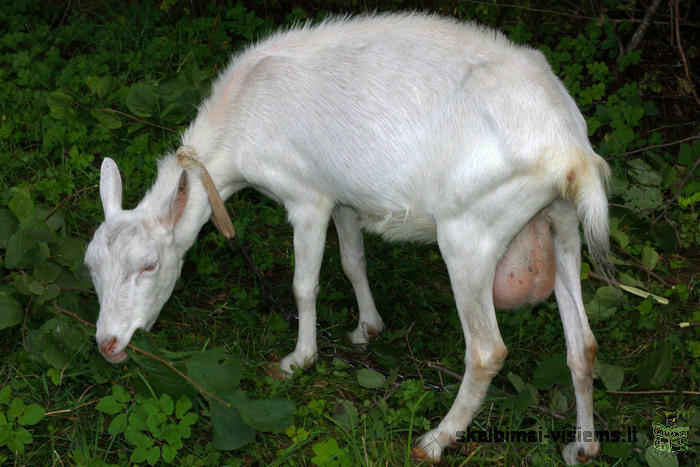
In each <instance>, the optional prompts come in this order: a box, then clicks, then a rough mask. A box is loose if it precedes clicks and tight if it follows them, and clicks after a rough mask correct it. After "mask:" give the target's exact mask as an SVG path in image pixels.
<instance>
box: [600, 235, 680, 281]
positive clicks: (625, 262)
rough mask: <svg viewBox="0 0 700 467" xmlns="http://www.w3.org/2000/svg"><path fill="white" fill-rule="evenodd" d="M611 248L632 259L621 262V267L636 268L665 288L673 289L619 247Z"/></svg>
mask: <svg viewBox="0 0 700 467" xmlns="http://www.w3.org/2000/svg"><path fill="white" fill-rule="evenodd" d="M613 247H614V248H615V249H617V250H619V251H621V252H622V254H624V255H626V256H628V257H630V258H632V259H633V260H634V261H623V262H622V264H623V265H625V266H631V267H633V268H637V269H639V270H640V271H643V272H645V273H647V274H648V275H650V276H651V277H653V278H654V279H656V280H657V281H659V282H661V284H663V285H664V286H665V287H668V288H673V284H670V283H668V282H667V281H666V280H664V278H663V277H661V276H659V275H658V274H656V273H655V272H654V271H652V270H650V269H649V268H648V267H646V266H644V265H643V264H639V263H636V261H637V258H635V257H634V256H632V255H631V254H629V253H627V252H626V251H625V250H624V249H623V248H621V247H619V246H617V245H613Z"/></svg>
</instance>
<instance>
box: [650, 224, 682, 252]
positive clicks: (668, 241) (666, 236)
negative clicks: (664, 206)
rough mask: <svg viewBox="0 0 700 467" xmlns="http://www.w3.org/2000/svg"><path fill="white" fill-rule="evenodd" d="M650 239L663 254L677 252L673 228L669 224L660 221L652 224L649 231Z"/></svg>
mask: <svg viewBox="0 0 700 467" xmlns="http://www.w3.org/2000/svg"><path fill="white" fill-rule="evenodd" d="M651 238H653V239H654V242H656V243H657V244H658V245H659V246H660V247H661V249H662V250H663V251H664V252H665V253H677V252H678V242H677V241H676V234H675V232H674V230H673V226H672V225H671V224H670V223H669V222H667V221H665V220H661V221H659V222H657V223H656V224H654V226H653V227H652V229H651Z"/></svg>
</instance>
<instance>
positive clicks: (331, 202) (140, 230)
mask: <svg viewBox="0 0 700 467" xmlns="http://www.w3.org/2000/svg"><path fill="white" fill-rule="evenodd" d="M182 143H183V144H187V145H191V146H192V147H194V148H195V149H196V151H197V153H198V154H199V156H200V160H201V162H202V163H203V164H204V165H205V166H206V167H207V168H208V169H209V171H210V173H211V175H212V178H213V180H214V182H215V183H216V186H217V187H218V189H219V192H220V194H221V196H222V197H223V198H224V199H225V198H226V197H228V196H230V195H231V194H232V193H235V192H237V191H238V190H240V189H242V188H243V187H246V186H250V187H254V188H255V189H257V190H259V191H261V192H262V193H264V194H266V195H268V196H270V197H271V198H273V199H275V200H277V201H279V202H280V203H282V204H284V206H285V208H286V209H287V212H288V213H289V222H290V223H291V225H292V227H293V229H294V255H295V269H294V283H293V292H294V297H295V299H296V303H297V306H298V311H299V339H298V341H297V344H296V348H295V349H294V351H293V352H292V353H290V354H289V355H287V356H286V357H285V358H283V359H282V361H281V362H280V364H279V365H280V367H281V369H282V370H283V371H284V372H287V373H291V372H292V371H293V368H294V367H297V368H302V367H306V366H308V365H310V364H311V363H312V362H313V361H314V360H315V359H316V351H317V347H316V333H315V331H316V327H315V323H316V306H315V302H316V295H317V291H318V275H319V269H320V267H321V259H322V255H323V248H324V242H325V237H326V230H327V227H328V222H329V220H330V218H333V221H334V223H335V225H336V229H337V231H338V237H339V241H340V249H341V257H342V266H343V270H344V271H345V274H346V275H347V277H348V278H349V279H350V282H351V283H352V286H353V287H354V289H355V294H356V296H357V302H358V307H359V315H360V316H359V324H358V326H357V328H356V329H355V330H354V331H353V332H351V333H350V335H349V338H350V340H351V341H352V342H354V343H364V342H367V339H368V338H369V337H370V336H373V335H374V334H376V333H378V332H380V331H381V330H382V329H383V328H384V323H383V321H382V318H381V317H380V316H379V314H378V313H377V310H376V308H375V305H374V301H373V299H372V295H371V293H370V289H369V285H368V282H367V276H366V273H365V258H364V250H363V243H362V234H361V229H363V228H364V229H367V230H369V231H371V232H375V233H378V234H381V235H383V236H384V237H385V238H387V239H389V240H413V241H423V242H432V241H437V243H438V246H439V248H440V251H441V253H442V256H443V258H444V260H445V263H446V264H447V269H448V271H449V276H450V280H451V284H452V289H453V291H454V296H455V300H456V304H457V311H458V313H459V318H460V320H461V323H462V327H463V329H464V338H465V341H466V357H465V363H466V369H465V372H464V380H463V382H462V385H461V387H460V389H459V392H458V394H457V396H456V399H455V401H454V404H453V406H452V408H451V409H450V411H449V412H448V414H447V415H446V417H445V418H444V420H442V422H441V423H440V424H439V425H438V426H437V428H435V429H433V430H431V431H430V432H428V433H427V434H426V435H424V436H423V437H422V438H421V439H420V440H419V442H418V444H417V447H416V448H415V449H414V453H415V454H417V455H418V456H425V457H427V458H428V459H430V460H438V459H440V455H441V452H442V450H443V448H444V447H445V446H447V445H449V444H451V443H452V442H454V441H455V436H456V434H457V432H458V431H460V430H463V429H465V428H466V426H467V425H468V424H469V423H470V421H471V419H472V417H473V416H474V413H475V411H476V410H477V409H478V407H479V405H480V403H481V401H482V399H483V397H484V393H485V392H486V389H487V387H488V385H489V383H490V381H491V379H492V377H493V376H494V375H495V374H496V373H497V372H498V371H499V369H500V368H501V365H502V362H503V360H504V359H505V357H506V353H507V350H506V347H505V345H504V343H503V341H502V339H501V335H500V333H499V330H498V324H497V322H496V314H495V311H494V306H497V307H499V308H510V307H513V306H517V305H519V304H521V303H524V302H528V303H534V302H537V301H540V300H543V299H545V298H546V297H547V296H549V295H550V293H551V291H552V288H553V289H554V291H555V293H556V298H557V302H558V304H559V310H560V313H561V318H562V321H563V325H564V334H565V337H566V345H567V352H568V364H569V367H570V368H571V373H572V376H573V382H574V388H575V392H576V402H577V407H578V409H577V417H578V420H577V426H578V431H579V433H578V437H577V441H576V442H574V443H572V444H570V445H568V446H567V447H566V448H565V450H564V453H563V454H564V458H565V460H566V461H567V462H569V463H575V462H576V461H578V460H585V459H586V458H588V457H592V456H596V455H597V454H598V451H599V445H598V442H597V441H595V440H594V439H590V438H589V436H590V435H589V434H590V433H592V432H593V430H594V426H593V416H592V413H593V407H592V379H591V371H592V368H593V361H594V357H595V352H596V341H595V338H594V336H593V334H592V332H591V330H590V328H589V325H588V320H587V318H586V312H585V310H584V307H583V303H582V298H581V289H580V281H579V270H580V241H579V235H578V219H579V218H580V219H581V221H582V222H583V227H584V232H585V235H586V239H587V243H588V247H589V251H590V252H591V254H592V256H593V258H594V260H596V261H597V262H598V263H599V264H602V265H603V266H605V264H607V263H606V261H607V258H608V217H607V201H606V194H605V186H604V181H605V178H606V176H607V171H608V169H607V166H606V164H605V162H604V161H603V159H602V158H600V157H599V156H598V155H596V154H595V152H594V151H593V149H592V148H591V145H590V143H589V141H588V138H587V133H586V123H585V121H584V119H583V117H582V116H581V114H580V112H579V110H578V108H577V107H576V105H575V103H574V101H573V99H572V98H571V97H570V96H569V94H568V93H567V92H566V90H565V88H564V86H563V85H562V83H561V82H560V81H559V79H557V77H556V76H555V75H554V74H553V73H552V71H551V69H550V67H549V66H548V64H547V61H546V60H545V58H544V56H543V55H542V53H540V52H538V51H536V50H533V49H530V48H527V47H522V46H517V45H514V44H512V43H511V42H509V41H508V40H507V39H506V38H504V37H503V36H502V35H501V34H499V33H498V32H495V31H492V30H489V29H486V28H483V27H480V26H476V25H473V24H462V23H458V22H456V21H453V20H449V19H444V18H439V17H435V16H426V15H421V14H403V15H380V16H366V17H362V18H357V19H349V20H347V19H335V20H331V21H326V22H324V23H323V24H321V25H319V26H314V27H310V26H304V27H301V28H297V29H293V30H291V31H287V32H283V33H279V34H277V35H274V36H272V37H270V38H268V39H266V40H264V41H262V42H261V43H259V44H257V45H255V46H253V47H251V48H249V49H247V50H246V51H244V52H243V53H241V54H240V55H238V56H237V57H235V58H234V59H233V61H232V63H231V64H230V65H229V66H228V68H226V70H225V71H224V72H223V73H222V74H221V76H220V77H219V78H218V79H217V80H216V82H215V83H214V86H213V92H212V95H211V97H209V98H208V99H207V100H206V101H205V102H204V104H203V105H202V107H201V109H200V111H199V114H198V115H197V117H196V119H195V120H194V122H193V123H192V124H191V125H190V126H189V128H188V129H187V130H186V131H185V133H184V135H183V137H182ZM188 172H189V171H188V170H183V169H182V168H181V167H179V166H178V163H177V160H176V158H175V156H174V155H173V154H170V155H168V156H166V157H165V158H164V159H162V160H161V161H160V163H159V166H158V177H157V179H156V181H155V183H154V185H153V187H152V188H151V190H150V191H149V192H148V194H146V196H145V197H144V198H143V200H142V201H141V202H140V203H139V205H138V206H137V207H136V208H135V209H133V210H122V207H121V179H120V176H119V171H118V169H117V166H116V164H115V163H114V162H113V161H112V160H111V159H105V160H104V162H103V164H102V171H101V178H100V196H101V198H102V204H103V207H104V213H105V222H104V223H103V224H102V225H101V226H100V227H99V228H98V229H97V231H96V232H95V236H94V238H93V240H92V241H91V242H90V245H89V247H88V250H87V253H86V257H85V262H86V263H87V265H88V266H89V268H90V271H91V274H92V278H93V282H94V284H95V289H96V291H97V294H98V296H99V299H100V315H99V319H98V321H97V336H96V337H97V343H98V346H99V349H100V351H101V352H102V354H103V355H104V357H105V358H106V359H107V360H109V361H110V362H114V363H116V362H120V361H122V360H123V359H125V358H126V354H125V353H124V349H125V347H126V346H127V344H128V343H129V340H130V339H131V336H132V334H133V333H134V331H135V330H136V329H137V328H145V329H150V327H151V326H152V325H153V323H154V322H155V320H156V318H157V317H158V314H159V312H160V310H161V308H162V306H163V304H164V303H165V302H166V300H167V299H168V297H169V296H170V294H171V292H172V289H173V285H174V284H175V281H176V279H177V277H178V275H179V273H180V268H181V266H182V261H183V255H184V254H185V252H186V251H187V249H188V248H189V247H190V246H191V245H192V244H193V242H194V240H195V237H196V236H197V233H198V232H199V230H200V229H201V227H202V225H203V224H204V223H205V222H207V220H208V218H209V216H210V214H211V209H210V207H209V204H208V202H207V195H206V193H205V191H204V189H203V187H202V184H201V182H200V180H199V178H198V177H197V176H196V175H194V173H190V174H189V175H188Z"/></svg>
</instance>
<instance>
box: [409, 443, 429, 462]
mask: <svg viewBox="0 0 700 467" xmlns="http://www.w3.org/2000/svg"><path fill="white" fill-rule="evenodd" d="M411 459H413V460H415V461H416V462H422V461H428V462H430V459H428V455H427V454H426V453H425V451H423V450H422V449H421V448H419V447H418V446H414V447H413V449H411Z"/></svg>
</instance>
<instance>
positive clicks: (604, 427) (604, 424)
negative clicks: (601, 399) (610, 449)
mask: <svg viewBox="0 0 700 467" xmlns="http://www.w3.org/2000/svg"><path fill="white" fill-rule="evenodd" d="M593 415H595V418H597V419H598V421H599V422H600V424H601V425H602V426H603V429H604V430H605V431H607V432H610V427H609V426H608V424H607V423H606V422H605V420H603V417H601V416H600V414H599V413H598V412H596V411H595V410H594V411H593Z"/></svg>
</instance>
